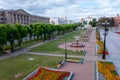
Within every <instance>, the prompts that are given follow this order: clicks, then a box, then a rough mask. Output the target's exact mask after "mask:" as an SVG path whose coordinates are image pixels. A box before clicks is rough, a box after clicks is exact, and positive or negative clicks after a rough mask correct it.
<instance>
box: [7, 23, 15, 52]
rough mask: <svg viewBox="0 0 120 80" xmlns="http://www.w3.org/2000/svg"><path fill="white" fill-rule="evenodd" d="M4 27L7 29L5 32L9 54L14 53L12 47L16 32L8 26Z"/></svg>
mask: <svg viewBox="0 0 120 80" xmlns="http://www.w3.org/2000/svg"><path fill="white" fill-rule="evenodd" d="M6 27H7V31H6V32H7V41H9V43H10V46H11V52H13V51H14V47H13V45H14V39H15V36H16V30H15V28H14V27H13V26H12V25H10V24H7V25H6Z"/></svg>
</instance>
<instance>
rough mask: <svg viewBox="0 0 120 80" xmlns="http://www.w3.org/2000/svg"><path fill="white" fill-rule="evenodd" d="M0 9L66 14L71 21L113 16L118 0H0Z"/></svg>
mask: <svg viewBox="0 0 120 80" xmlns="http://www.w3.org/2000/svg"><path fill="white" fill-rule="evenodd" d="M0 9H15V10H16V9H24V10H25V11H27V12H28V13H31V14H35V15H39V16H46V17H50V18H53V17H62V16H67V18H68V19H71V20H73V21H80V19H81V18H86V17H94V18H99V17H104V16H105V17H114V16H116V15H117V14H118V13H120V0H0Z"/></svg>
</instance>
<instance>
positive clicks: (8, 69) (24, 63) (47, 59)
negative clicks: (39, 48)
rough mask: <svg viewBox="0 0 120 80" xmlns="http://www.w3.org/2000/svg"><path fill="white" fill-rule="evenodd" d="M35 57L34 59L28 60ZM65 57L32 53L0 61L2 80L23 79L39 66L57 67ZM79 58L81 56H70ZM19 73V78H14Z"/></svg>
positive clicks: (0, 77) (0, 79)
mask: <svg viewBox="0 0 120 80" xmlns="http://www.w3.org/2000/svg"><path fill="white" fill-rule="evenodd" d="M29 58H34V60H28V59H29ZM63 59H64V57H52V56H40V55H39V56H38V55H31V54H21V55H19V56H14V57H10V58H8V59H5V60H1V61H0V80H22V79H23V78H25V77H26V76H27V75H28V74H30V73H31V72H32V71H34V70H35V69H37V68H38V67H49V68H57V65H58V63H59V61H60V60H63ZM70 59H78V60H80V59H79V58H70ZM17 73H22V76H21V77H19V78H14V76H15V75H16V74H17Z"/></svg>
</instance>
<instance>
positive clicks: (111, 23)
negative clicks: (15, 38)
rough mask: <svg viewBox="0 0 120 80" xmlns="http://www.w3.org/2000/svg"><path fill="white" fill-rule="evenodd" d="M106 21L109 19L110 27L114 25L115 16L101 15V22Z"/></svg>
mask: <svg viewBox="0 0 120 80" xmlns="http://www.w3.org/2000/svg"><path fill="white" fill-rule="evenodd" d="M105 21H107V22H108V23H109V26H110V27H113V26H114V18H113V17H101V18H99V20H98V22H99V23H104V22H105Z"/></svg>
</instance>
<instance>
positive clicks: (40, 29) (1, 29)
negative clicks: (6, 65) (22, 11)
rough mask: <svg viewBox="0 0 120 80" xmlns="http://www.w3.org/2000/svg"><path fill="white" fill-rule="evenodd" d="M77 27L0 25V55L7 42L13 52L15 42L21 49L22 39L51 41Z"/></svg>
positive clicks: (72, 25)
mask: <svg viewBox="0 0 120 80" xmlns="http://www.w3.org/2000/svg"><path fill="white" fill-rule="evenodd" d="M78 26H79V24H78V23H76V24H63V25H53V24H46V23H34V24H30V25H28V26H25V25H21V24H18V23H16V24H15V25H10V24H0V53H3V52H4V46H7V43H8V42H9V44H10V47H11V51H12V52H13V51H14V46H15V42H14V41H15V40H17V42H18V43H17V47H20V48H21V47H22V45H21V43H22V42H23V38H25V37H26V38H27V37H29V39H30V40H31V39H32V37H34V39H35V40H36V41H39V40H43V41H45V40H47V39H51V37H55V35H60V34H65V32H71V31H74V30H76V28H77V27H78Z"/></svg>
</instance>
